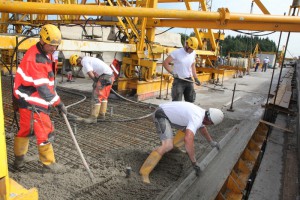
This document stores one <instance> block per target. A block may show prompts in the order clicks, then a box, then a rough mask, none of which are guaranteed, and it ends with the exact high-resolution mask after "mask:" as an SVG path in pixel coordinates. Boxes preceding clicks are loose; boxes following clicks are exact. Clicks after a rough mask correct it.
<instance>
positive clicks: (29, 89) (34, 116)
mask: <svg viewBox="0 0 300 200" xmlns="http://www.w3.org/2000/svg"><path fill="white" fill-rule="evenodd" d="M60 43H61V32H60V30H59V29H58V28H57V27H56V26H54V25H52V24H47V25H44V26H43V27H42V28H41V31H40V41H39V42H38V43H36V44H35V45H33V46H32V47H30V48H29V49H28V50H27V52H26V54H25V55H24V58H23V59H22V61H21V63H20V66H19V67H18V69H17V72H16V76H15V80H14V81H15V83H14V89H13V94H14V97H15V98H16V99H17V102H18V106H19V112H20V130H19V131H18V133H17V135H16V136H15V139H14V154H15V161H14V167H15V168H16V169H18V170H20V169H22V168H23V167H24V158H25V155H26V153H27V151H28V146H29V136H31V135H33V134H34V135H35V136H36V142H37V146H38V152H39V159H40V161H41V162H42V164H43V169H44V170H46V171H53V172H61V171H64V168H63V167H62V166H60V165H59V164H58V163H56V161H55V157H54V151H53V146H52V144H51V142H50V141H49V138H50V137H51V136H52V135H53V132H54V127H53V124H52V123H51V120H50V117H49V114H50V108H51V107H56V108H57V109H58V110H59V111H60V113H61V112H63V113H65V114H67V110H66V108H65V106H64V104H63V103H62V102H61V100H60V97H59V96H58V95H57V93H56V91H55V87H54V78H55V76H54V74H55V60H54V59H53V53H54V52H55V51H56V50H57V48H58V45H59V44H60Z"/></svg>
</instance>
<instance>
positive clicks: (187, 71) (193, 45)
mask: <svg viewBox="0 0 300 200" xmlns="http://www.w3.org/2000/svg"><path fill="white" fill-rule="evenodd" d="M197 48H198V40H197V38H195V37H190V38H189V39H188V40H187V41H186V44H185V46H184V47H183V48H180V49H177V50H175V51H173V52H171V54H170V55H169V56H168V57H167V58H166V59H165V60H164V62H163V67H164V68H165V69H166V70H167V71H168V72H169V73H170V74H172V75H173V77H174V81H173V85H172V101H181V100H182V96H184V100H185V101H188V102H194V101H195V98H196V93H195V90H194V84H193V83H192V82H191V81H193V79H192V78H194V81H195V84H196V85H200V81H199V79H198V77H197V73H196V68H195V57H196V53H195V51H194V50H196V49H197ZM171 62H173V63H174V68H173V69H172V68H171V66H170V64H171ZM184 79H186V81H185V80H184Z"/></svg>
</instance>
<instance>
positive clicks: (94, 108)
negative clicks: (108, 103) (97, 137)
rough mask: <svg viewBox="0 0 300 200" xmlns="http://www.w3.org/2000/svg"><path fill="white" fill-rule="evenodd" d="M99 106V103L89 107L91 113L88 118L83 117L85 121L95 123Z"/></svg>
mask: <svg viewBox="0 0 300 200" xmlns="http://www.w3.org/2000/svg"><path fill="white" fill-rule="evenodd" d="M100 106H101V104H94V105H92V107H91V115H90V117H89V118H86V119H84V122H85V123H88V124H91V123H97V118H98V115H99V112H100Z"/></svg>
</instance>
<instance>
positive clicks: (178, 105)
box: [140, 101, 224, 183]
mask: <svg viewBox="0 0 300 200" xmlns="http://www.w3.org/2000/svg"><path fill="white" fill-rule="evenodd" d="M153 118H154V122H155V126H156V130H157V133H158V135H159V137H160V140H161V142H162V144H161V146H160V147H158V148H156V149H155V150H154V151H152V152H151V154H150V155H149V156H148V158H147V159H146V161H145V162H144V164H143V166H142V167H141V169H140V174H141V175H142V178H143V181H144V182H145V183H150V180H149V174H150V173H151V171H152V170H153V169H154V167H155V166H156V165H157V163H158V162H159V161H160V159H161V157H162V156H163V155H164V154H165V153H167V152H168V151H171V150H172V149H173V147H174V146H175V147H179V146H180V143H181V144H182V145H183V144H185V149H186V152H187V154H188V156H189V158H190V160H191V162H192V165H193V167H194V169H195V171H196V175H197V176H199V174H200V167H199V166H198V165H197V163H196V158H195V148H194V137H195V134H196V133H197V130H200V132H201V134H202V135H203V136H204V137H205V139H206V140H207V141H208V142H209V143H210V145H211V146H212V147H216V148H217V149H218V150H219V148H220V145H219V143H218V142H216V141H213V139H212V138H211V136H210V134H209V133H208V131H207V129H206V127H205V125H217V124H219V123H221V122H222V121H223V118H224V114H223V112H222V111H221V110H219V109H216V108H209V109H208V110H204V109H202V108H200V107H199V106H197V105H195V104H193V103H190V102H183V101H177V102H169V103H165V104H161V105H159V107H158V108H157V109H156V111H155V112H154V116H153ZM171 126H173V127H175V128H177V129H179V131H178V132H177V134H176V135H175V137H173V131H172V128H171Z"/></svg>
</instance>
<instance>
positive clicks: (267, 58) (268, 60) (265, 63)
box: [261, 57, 270, 72]
mask: <svg viewBox="0 0 300 200" xmlns="http://www.w3.org/2000/svg"><path fill="white" fill-rule="evenodd" d="M269 62H270V59H269V57H266V58H265V59H264V63H263V66H262V69H261V71H262V72H266V71H267V67H268V65H269Z"/></svg>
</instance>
